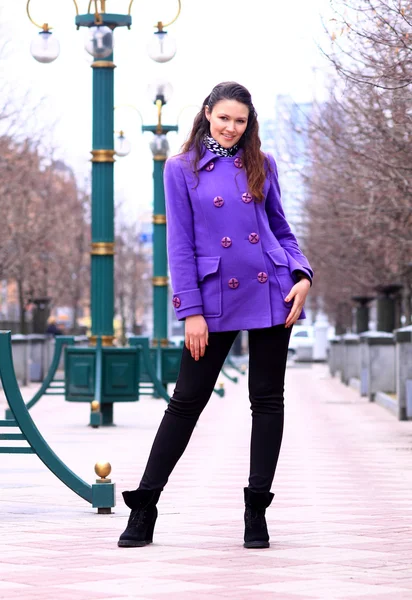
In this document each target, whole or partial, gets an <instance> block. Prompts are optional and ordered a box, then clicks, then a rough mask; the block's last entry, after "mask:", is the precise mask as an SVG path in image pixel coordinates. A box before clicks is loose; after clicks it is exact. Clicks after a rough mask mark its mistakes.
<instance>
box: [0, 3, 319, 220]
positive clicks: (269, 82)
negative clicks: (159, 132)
mask: <svg viewBox="0 0 412 600" xmlns="http://www.w3.org/2000/svg"><path fill="white" fill-rule="evenodd" d="M78 4H79V10H80V13H81V14H82V13H85V12H86V11H87V5H88V2H87V1H86V0H79V1H78ZM128 4H129V0H107V8H106V10H107V12H118V13H125V12H127V7H128ZM328 4H329V3H328V0H294V1H293V2H285V1H284V0H253V1H251V0H248V1H246V0H207V2H201V1H200V0H182V12H181V15H180V17H179V19H178V20H177V21H176V23H175V24H173V25H172V26H170V28H169V29H168V31H169V33H170V35H173V36H174V37H175V38H176V41H177V46H178V51H177V53H176V56H175V57H174V59H173V60H172V61H170V62H169V63H165V64H157V63H155V62H153V61H152V60H151V59H150V58H149V57H148V55H147V51H146V45H147V43H148V41H149V39H150V37H151V36H152V35H153V32H154V31H155V29H154V27H153V25H154V24H155V23H156V22H157V21H158V20H162V21H167V20H169V19H171V18H173V16H174V14H175V12H177V2H174V0H137V1H135V2H134V4H133V8H132V17H133V25H132V28H131V30H130V31H129V30H127V29H126V28H121V29H118V30H116V32H115V52H114V62H115V64H116V65H117V68H116V70H115V104H116V105H120V106H121V105H125V104H130V105H134V106H135V107H136V108H137V109H138V110H139V111H140V112H141V114H142V115H143V119H144V122H145V124H152V123H153V122H155V120H156V109H155V107H154V106H153V105H152V104H151V103H150V100H149V97H148V95H147V87H148V85H149V84H150V83H152V82H153V81H155V80H156V79H158V78H162V79H166V80H167V81H169V82H170V83H171V84H172V86H173V89H174V93H173V96H172V98H171V100H170V102H169V103H168V104H167V106H166V107H165V109H164V119H163V122H164V123H167V124H175V123H176V121H177V118H178V116H179V115H180V117H179V126H180V129H181V131H180V133H179V134H178V135H176V134H169V136H168V139H169V142H170V145H171V149H172V153H175V152H177V151H178V149H179V146H180V144H181V143H182V141H183V139H184V137H185V136H186V134H187V131H188V128H189V127H190V124H191V120H192V119H193V116H194V114H195V112H196V108H193V106H190V105H199V104H200V103H201V102H202V101H203V99H204V98H205V96H207V94H208V93H209V92H210V90H211V89H212V87H213V86H214V85H215V84H216V83H218V82H220V81H225V80H235V81H238V82H239V83H242V84H243V85H245V86H246V87H248V88H249V90H250V92H251V93H252V97H253V100H254V104H255V107H256V109H257V111H258V115H259V118H260V119H261V120H263V119H265V118H270V117H271V116H273V107H274V103H275V98H276V95H277V94H290V95H291V96H292V98H293V99H294V100H296V101H298V102H299V101H309V100H311V99H312V97H313V95H314V93H315V92H316V93H319V87H321V85H322V78H321V76H320V75H319V68H321V67H322V64H323V61H322V58H321V55H320V53H319V50H318V49H317V46H316V43H320V44H325V43H326V42H325V38H324V35H323V30H322V23H321V19H320V15H321V14H322V13H323V14H324V15H326V11H327V7H328ZM30 6H31V9H32V17H33V18H34V20H35V21H38V22H40V23H43V22H48V23H49V24H50V25H51V26H52V27H53V35H55V36H56V37H57V38H58V39H59V42H60V47H61V52H60V56H59V58H58V59H57V60H56V61H55V62H54V63H51V64H48V65H43V64H39V63H37V62H36V61H35V60H34V59H33V58H32V56H31V54H30V42H31V40H32V39H33V38H34V37H35V36H36V35H37V31H38V30H37V29H36V28H35V27H34V26H33V25H32V24H31V23H30V21H29V19H28V18H27V16H26V0H14V1H13V2H10V0H0V18H1V29H2V31H1V33H2V39H3V40H7V41H8V44H7V47H6V50H5V52H3V54H2V57H1V62H0V77H1V79H2V80H3V82H4V80H6V81H8V82H10V83H12V84H13V87H14V92H13V97H14V99H15V100H16V101H17V102H21V99H22V98H23V97H24V96H25V95H26V94H27V92H29V100H28V102H29V105H30V106H33V107H34V106H36V105H38V103H39V101H40V98H44V100H43V104H42V107H41V108H40V109H39V110H38V113H37V114H38V118H37V129H38V130H44V132H45V135H46V137H49V136H48V135H47V134H48V132H50V130H52V139H53V143H54V144H55V145H56V146H57V147H58V154H59V157H61V158H62V159H64V160H65V161H66V162H67V163H69V164H70V165H71V166H72V167H73V168H74V170H75V172H76V174H77V175H78V177H79V180H80V181H81V180H83V179H84V177H85V176H87V174H88V173H89V171H90V162H89V158H90V150H91V91H92V90H91V79H92V69H91V68H90V63H91V61H92V58H91V57H90V56H89V55H87V53H86V52H85V50H84V29H80V30H79V31H77V30H76V28H75V26H74V17H75V10H74V3H73V0H31V4H30ZM316 69H317V73H318V75H317V76H316V78H315V73H316ZM185 107H186V108H185ZM182 111H183V112H182ZM115 126H116V129H124V130H125V133H126V135H127V137H129V138H130V140H131V142H132V144H133V151H132V152H131V154H130V155H129V156H128V157H126V158H121V159H120V158H119V159H118V160H117V161H116V164H115V194H116V200H117V201H122V202H123V205H124V209H123V210H124V212H125V213H126V214H128V215H129V216H130V217H132V218H134V217H136V216H138V215H139V214H141V213H142V212H144V211H149V210H150V206H151V202H152V155H151V151H150V149H149V142H150V139H151V134H145V135H144V136H143V135H142V134H141V133H140V120H139V117H138V114H137V113H136V112H135V111H133V110H129V109H125V108H119V109H117V110H116V112H115Z"/></svg>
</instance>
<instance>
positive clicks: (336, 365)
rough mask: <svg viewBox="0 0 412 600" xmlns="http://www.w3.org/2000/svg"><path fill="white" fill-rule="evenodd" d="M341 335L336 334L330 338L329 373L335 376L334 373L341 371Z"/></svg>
mask: <svg viewBox="0 0 412 600" xmlns="http://www.w3.org/2000/svg"><path fill="white" fill-rule="evenodd" d="M341 338H342V336H340V335H337V336H335V337H334V338H332V339H331V340H330V348H329V373H330V374H331V377H335V375H336V373H340V372H341V371H342V343H341Z"/></svg>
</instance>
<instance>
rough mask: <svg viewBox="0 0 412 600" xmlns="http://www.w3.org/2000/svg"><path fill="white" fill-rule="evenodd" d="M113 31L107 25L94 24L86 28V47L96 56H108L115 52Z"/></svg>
mask: <svg viewBox="0 0 412 600" xmlns="http://www.w3.org/2000/svg"><path fill="white" fill-rule="evenodd" d="M113 45H114V39H113V31H112V30H111V29H110V27H106V26H105V25H93V27H88V28H87V29H86V41H85V44H84V47H85V49H86V51H87V52H88V53H89V54H91V55H92V56H94V58H107V57H108V56H110V55H111V53H112V52H113Z"/></svg>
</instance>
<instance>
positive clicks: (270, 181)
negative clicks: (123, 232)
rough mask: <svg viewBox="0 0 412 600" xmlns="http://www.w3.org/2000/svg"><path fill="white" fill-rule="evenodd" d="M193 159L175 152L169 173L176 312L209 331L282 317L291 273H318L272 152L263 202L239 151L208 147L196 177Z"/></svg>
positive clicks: (170, 245)
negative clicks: (294, 222) (289, 212)
mask: <svg viewBox="0 0 412 600" xmlns="http://www.w3.org/2000/svg"><path fill="white" fill-rule="evenodd" d="M190 158H191V155H190V154H189V155H188V154H182V155H178V156H174V157H172V158H170V159H169V160H168V161H167V162H166V167H165V174H164V180H165V193H166V214H167V247H168V257H169V267H170V274H171V279H172V288H173V292H174V296H173V305H174V308H175V311H176V316H177V318H178V319H179V320H181V319H184V318H186V317H188V316H190V315H197V314H201V315H203V316H204V318H205V319H206V322H207V324H208V328H209V331H211V332H212V331H232V330H240V329H257V328H263V327H272V326H273V325H279V324H281V323H284V322H285V320H286V317H287V315H288V314H289V312H290V309H291V306H292V304H293V303H292V302H285V301H284V298H285V297H286V296H287V294H288V293H289V291H290V289H291V288H292V286H293V285H294V284H295V283H296V281H298V277H297V274H296V273H295V274H294V272H295V271H303V272H305V273H306V274H307V275H308V276H309V277H310V278H312V276H313V272H312V269H311V267H310V265H309V262H308V261H307V259H306V257H305V256H304V255H303V254H302V252H301V251H300V249H299V246H298V243H297V241H296V238H295V236H294V235H293V233H292V232H291V229H290V227H289V224H288V223H287V221H286V218H285V214H284V212H283V208H282V205H281V201H280V189H279V183H278V176H277V168H276V163H275V161H274V159H273V157H272V156H270V155H268V158H269V161H270V164H271V167H272V170H273V173H270V172H267V177H266V182H265V186H264V194H265V199H264V201H263V202H261V203H256V202H254V201H253V198H252V197H251V195H250V194H249V193H248V185H247V178H246V172H245V170H244V168H243V162H242V151H241V150H239V152H238V153H237V155H236V156H234V157H222V156H217V155H216V154H215V153H213V152H211V151H210V150H206V153H205V155H204V156H203V157H202V158H201V159H200V162H199V164H198V169H199V181H198V182H197V179H196V176H195V174H194V172H193V168H192V166H191V162H190ZM304 316H305V315H304V313H303V312H302V314H301V318H304Z"/></svg>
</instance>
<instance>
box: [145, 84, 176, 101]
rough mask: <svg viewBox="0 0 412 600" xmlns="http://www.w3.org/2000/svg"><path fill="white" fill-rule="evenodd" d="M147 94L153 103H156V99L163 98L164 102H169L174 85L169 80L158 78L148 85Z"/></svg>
mask: <svg viewBox="0 0 412 600" xmlns="http://www.w3.org/2000/svg"><path fill="white" fill-rule="evenodd" d="M147 94H148V96H149V98H150V101H151V102H153V104H156V100H161V101H162V104H167V102H169V100H170V98H171V97H172V94H173V87H172V86H171V84H170V83H168V82H167V81H163V79H158V80H157V81H154V82H153V83H151V84H149V85H148V87H147Z"/></svg>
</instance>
